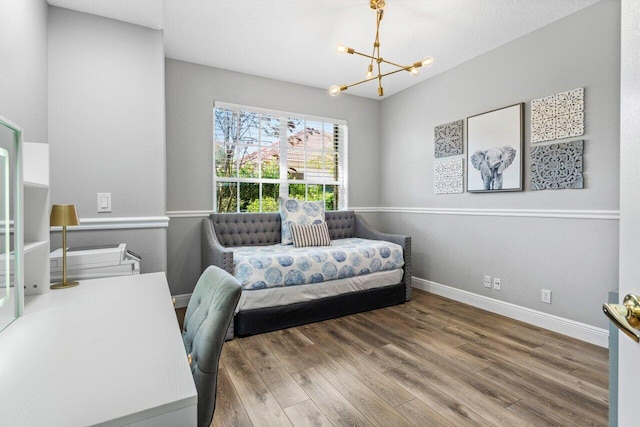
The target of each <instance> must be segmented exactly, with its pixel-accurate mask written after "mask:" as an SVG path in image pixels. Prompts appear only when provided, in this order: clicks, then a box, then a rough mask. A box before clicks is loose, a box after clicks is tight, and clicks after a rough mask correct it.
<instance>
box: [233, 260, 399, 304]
mask: <svg viewBox="0 0 640 427" xmlns="http://www.w3.org/2000/svg"><path fill="white" fill-rule="evenodd" d="M402 274H403V270H402V269H401V268H398V269H396V270H389V271H379V272H376V273H369V274H365V275H363V276H355V277H349V278H346V279H337V280H329V281H327V282H322V283H312V284H308V285H297V286H286V287H279V288H267V289H255V290H249V289H247V290H243V291H242V295H240V301H239V302H238V306H237V307H236V313H237V312H239V311H244V310H253V309H255V308H265V307H277V306H280V305H288V304H294V303H297V302H305V301H312V300H315V299H320V298H325V297H330V296H334V295H340V294H345V293H348V292H355V291H364V290H367V289H373V288H381V287H384V286H389V285H395V284H397V283H400V281H401V280H402Z"/></svg>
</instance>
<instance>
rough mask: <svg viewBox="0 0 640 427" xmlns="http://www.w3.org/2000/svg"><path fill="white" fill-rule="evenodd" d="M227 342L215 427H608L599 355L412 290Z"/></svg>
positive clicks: (604, 365) (603, 360)
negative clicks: (380, 305) (389, 303)
mask: <svg viewBox="0 0 640 427" xmlns="http://www.w3.org/2000/svg"><path fill="white" fill-rule="evenodd" d="M413 295H414V299H413V301H411V302H409V303H407V304H403V305H399V306H394V307H389V308H384V309H380V310H375V311H371V312H367V313H361V314H356V315H352V316H347V317H343V318H339V319H333V320H328V321H325V322H320V323H314V324H311V325H305V326H300V327H296V328H291V329H287V330H282V331H276V332H271V333H267V334H262V335H257V336H252V337H248V338H240V339H235V340H233V341H227V342H226V343H225V345H224V348H223V355H222V359H221V364H220V372H219V377H218V378H219V379H218V381H219V382H218V401H217V404H216V412H215V415H214V419H213V425H214V426H280V425H283V426H289V425H294V426H343V425H348V426H366V425H375V426H409V425H418V426H606V425H607V423H608V408H609V404H608V352H607V350H606V349H603V348H600V347H597V346H594V345H591V344H587V343H584V342H582V341H578V340H575V339H572V338H569V337H566V336H563V335H559V334H556V333H553V332H549V331H547V330H544V329H540V328H536V327H533V326H530V325H527V324H525V323H522V322H518V321H514V320H511V319H508V318H505V317H502V316H498V315H495V314H492V313H489V312H486V311H483V310H479V309H477V308H474V307H471V306H467V305H463V304H460V303H457V302H455V301H452V300H449V299H446V298H443V297H440V296H437V295H433V294H429V293H426V292H422V291H419V290H414V294H413Z"/></svg>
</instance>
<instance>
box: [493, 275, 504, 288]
mask: <svg viewBox="0 0 640 427" xmlns="http://www.w3.org/2000/svg"><path fill="white" fill-rule="evenodd" d="M493 289H495V290H496V291H501V290H502V279H500V278H498V277H494V278H493Z"/></svg>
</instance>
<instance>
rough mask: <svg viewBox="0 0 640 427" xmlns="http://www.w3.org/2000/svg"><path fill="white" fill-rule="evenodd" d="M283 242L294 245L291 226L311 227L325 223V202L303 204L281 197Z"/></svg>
mask: <svg viewBox="0 0 640 427" xmlns="http://www.w3.org/2000/svg"><path fill="white" fill-rule="evenodd" d="M278 200H279V202H280V223H281V227H282V228H281V234H282V239H281V242H282V244H283V245H290V244H292V243H293V238H292V236H291V224H296V225H309V224H320V223H323V222H324V202H303V201H300V200H296V199H290V198H288V197H280V198H279V199H278Z"/></svg>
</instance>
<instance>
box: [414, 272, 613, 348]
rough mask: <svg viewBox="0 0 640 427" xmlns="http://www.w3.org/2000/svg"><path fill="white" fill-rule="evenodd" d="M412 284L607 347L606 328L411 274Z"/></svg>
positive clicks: (607, 332) (415, 286) (607, 336)
mask: <svg viewBox="0 0 640 427" xmlns="http://www.w3.org/2000/svg"><path fill="white" fill-rule="evenodd" d="M412 285H413V287H414V288H417V289H421V290H423V291H427V292H431V293H433V294H436V295H440V296H443V297H446V298H450V299H452V300H455V301H459V302H462V303H465V304H469V305H473V306H474V307H478V308H481V309H483V310H487V311H490V312H492V313H496V314H501V315H503V316H507V317H510V318H512V319H516V320H520V321H522V322H527V323H530V324H532V325H534V326H538V327H540V328H544V329H549V330H550V331H554V332H557V333H560V334H563V335H568V336H570V337H573V338H576V339H579V340H582V341H586V342H589V343H591V344H595V345H598V346H600V347H605V348H608V347H609V331H608V330H606V329H602V328H597V327H595V326H591V325H587V324H586V323H580V322H576V321H574V320H569V319H565V318H563V317H559V316H555V315H553V314H548V313H543V312H541V311H537V310H533V309H530V308H526V307H522V306H519V305H515V304H511V303H509V302H505V301H500V300H496V299H493V298H489V297H485V296H483V295H478V294H474V293H472V292H468V291H463V290H461V289H456V288H452V287H451V286H446V285H442V284H440V283H436V282H431V281H429V280H425V279H421V278H419V277H412Z"/></svg>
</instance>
